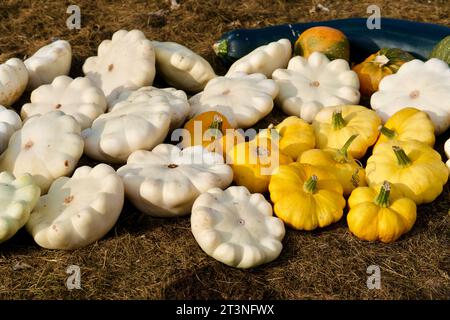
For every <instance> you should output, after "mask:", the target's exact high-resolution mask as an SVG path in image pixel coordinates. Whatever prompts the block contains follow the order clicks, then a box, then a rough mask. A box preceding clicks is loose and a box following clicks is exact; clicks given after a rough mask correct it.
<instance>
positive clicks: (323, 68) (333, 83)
mask: <svg viewBox="0 0 450 320" xmlns="http://www.w3.org/2000/svg"><path fill="white" fill-rule="evenodd" d="M272 79H274V80H275V81H276V82H277V84H278V86H279V87H280V93H279V94H278V97H277V100H276V101H277V104H278V105H279V106H281V109H282V110H283V111H284V112H285V113H287V114H289V115H291V116H298V117H300V118H302V119H303V120H305V121H307V122H312V121H313V120H314V117H315V116H316V114H317V113H318V112H319V111H320V110H321V109H322V108H323V107H331V106H336V105H354V104H358V102H359V98H360V93H359V79H358V75H357V74H356V73H355V72H354V71H352V70H350V67H349V65H348V62H347V61H345V60H344V59H335V60H333V61H331V62H330V60H329V59H328V58H327V57H326V56H325V55H324V54H322V53H320V52H314V53H313V54H311V55H310V56H309V57H308V58H307V59H305V58H304V57H301V56H295V57H294V58H292V59H291V60H290V61H289V64H288V67H287V69H278V70H275V71H274V73H273V74H272Z"/></svg>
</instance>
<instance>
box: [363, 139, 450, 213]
mask: <svg viewBox="0 0 450 320" xmlns="http://www.w3.org/2000/svg"><path fill="white" fill-rule="evenodd" d="M397 147H399V148H397ZM394 149H396V150H395V151H394ZM448 174H449V172H448V168H447V167H446V166H445V164H444V163H443V162H442V160H441V156H440V154H439V153H438V152H437V151H435V150H433V148H431V147H430V146H429V145H427V144H424V143H422V142H418V141H407V142H402V141H392V142H385V143H382V144H379V145H378V146H377V147H376V148H375V150H374V152H373V155H372V156H371V157H370V158H369V159H368V160H367V166H366V175H367V182H368V184H369V186H374V185H379V184H381V183H383V181H384V180H389V182H391V183H392V184H393V185H394V187H395V188H398V189H399V190H400V192H402V194H403V195H404V196H406V197H408V198H410V199H412V200H413V201H414V202H415V203H416V204H422V203H429V202H431V201H433V200H434V199H436V198H437V197H438V196H439V195H440V194H441V192H442V189H443V185H444V184H445V183H446V182H447V179H448Z"/></svg>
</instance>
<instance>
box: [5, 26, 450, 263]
mask: <svg viewBox="0 0 450 320" xmlns="http://www.w3.org/2000/svg"><path fill="white" fill-rule="evenodd" d="M292 52H293V50H292V44H291V42H290V41H289V40H287V39H280V40H279V41H275V42H272V43H269V44H267V45H264V46H262V47H259V48H257V49H256V50H254V51H252V52H251V53H249V54H248V55H247V56H245V57H243V58H241V59H239V60H238V61H236V62H235V63H234V64H233V65H232V66H231V67H230V69H229V71H228V72H227V74H226V75H225V76H217V75H216V74H215V72H214V70H213V68H212V67H211V66H210V64H209V63H208V62H207V61H206V60H205V59H203V58H202V57H200V56H199V55H197V54H196V53H194V52H192V51H191V50H190V49H188V48H186V47H184V46H182V45H180V44H177V43H172V42H158V41H150V40H148V39H147V38H146V37H145V35H144V34H143V33H142V32H141V31H139V30H132V31H125V30H119V31H117V32H116V33H114V35H113V36H112V39H111V40H104V41H103V42H102V43H101V44H100V46H99V48H98V55H97V56H94V57H90V58H88V59H87V60H86V61H85V63H84V65H83V72H84V74H85V76H84V77H79V78H76V79H73V78H71V77H69V76H68V74H69V71H70V66H71V57H72V52H71V46H70V44H69V43H68V42H67V41H64V40H58V41H55V42H53V43H51V44H49V45H47V46H45V47H43V48H41V49H39V50H38V51H37V52H36V53H35V54H34V55H33V56H31V57H30V58H28V59H26V60H25V61H24V62H23V61H22V60H20V59H17V58H13V59H10V60H8V61H6V62H5V63H3V64H1V65H0V105H1V106H0V152H1V156H0V172H1V173H0V242H3V241H6V240H8V239H9V238H11V237H12V236H13V235H14V234H15V233H16V232H17V231H18V230H19V229H20V228H22V227H23V226H25V227H26V229H27V230H28V231H29V233H30V234H31V235H32V237H33V238H34V240H35V241H36V243H37V244H38V245H40V246H41V247H44V248H49V249H64V250H71V249H76V248H80V247H84V246H87V245H89V244H91V243H93V242H95V241H97V240H99V239H101V238H102V237H103V236H104V235H105V234H106V233H107V232H108V231H109V230H111V228H112V227H113V226H114V225H115V223H116V222H117V219H118V217H119V215H120V213H121V211H122V209H123V203H124V199H125V197H126V198H127V199H128V200H129V201H130V202H132V203H133V204H134V205H135V206H136V208H138V209H139V210H141V211H142V212H144V213H146V214H149V215H152V216H155V217H162V218H168V217H177V216H184V215H189V214H191V226H192V233H193V235H194V237H195V239H196V241H197V242H198V244H199V246H200V247H201V248H202V249H203V250H204V251H205V252H206V253H207V254H208V255H210V256H212V257H214V258H215V259H217V260H219V261H221V262H223V263H225V264H227V265H230V266H233V267H238V268H250V267H255V266H257V265H260V264H262V263H267V262H270V261H272V260H274V259H276V258H277V257H278V256H279V254H280V252H281V250H282V240H283V237H284V235H285V225H287V226H289V227H291V228H293V229H297V230H306V231H309V230H314V229H316V228H322V227H326V226H328V225H330V224H332V223H335V222H337V221H339V220H340V219H341V218H342V216H343V214H344V209H345V207H346V206H347V205H348V208H349V211H348V214H347V222H348V227H349V229H350V231H351V232H352V233H353V234H354V235H355V236H356V237H358V238H360V239H364V240H369V241H375V240H379V241H382V242H386V243H389V242H393V241H395V240H397V239H398V238H399V237H400V236H401V235H402V234H404V233H406V232H408V231H409V230H410V229H411V228H412V227H413V225H414V222H415V220H416V210H417V209H416V205H418V204H423V203H429V202H432V201H433V200H434V199H436V198H437V197H438V196H439V194H440V193H441V192H442V190H443V186H444V185H445V183H446V182H447V179H448V175H449V169H448V168H447V166H446V165H445V164H444V163H443V162H442V160H441V157H440V155H439V153H437V152H436V151H435V150H433V145H434V142H435V134H442V133H443V132H444V131H446V130H447V129H448V127H449V126H450V104H449V103H450V69H449V66H448V64H447V63H446V62H444V61H442V60H439V59H437V58H432V59H430V60H429V61H427V62H422V61H420V60H416V59H414V58H413V57H412V56H411V55H409V54H408V53H407V52H404V51H402V50H400V49H395V48H391V49H387V48H384V49H381V50H380V51H379V52H377V53H374V54H373V55H372V56H370V57H368V58H367V60H366V61H364V62H362V63H361V64H359V65H355V66H353V68H351V67H350V65H349V62H348V57H349V44H348V41H347V39H346V38H345V35H344V34H343V33H342V32H340V31H339V30H335V29H332V28H328V27H316V28H312V29H310V30H307V31H305V32H304V34H302V35H301V36H300V37H299V39H298V41H297V42H296V43H295V45H294V52H295V53H296V55H294V56H293V57H292ZM155 75H158V76H160V77H161V78H163V79H164V80H165V82H166V83H167V84H169V85H171V86H172V87H169V88H156V87H153V86H152V84H153V80H154V78H155ZM25 90H29V91H32V92H31V97H30V102H29V103H26V104H25V105H23V106H22V108H21V110H20V113H19V114H20V116H19V115H18V114H17V113H16V112H15V111H14V110H11V109H8V108H9V107H11V106H12V105H13V104H14V103H15V102H16V101H17V100H18V99H19V98H20V96H21V95H22V93H23V92H24V91H25ZM361 95H362V96H363V97H365V98H368V99H370V101H371V107H372V109H369V108H366V107H363V106H361V105H358V103H359V102H360V99H361ZM274 105H277V106H279V107H280V108H281V109H282V110H283V111H284V112H285V113H286V114H287V115H288V116H287V117H286V118H285V119H284V120H283V121H281V122H280V123H279V124H276V125H270V126H269V127H268V128H266V129H264V130H260V131H259V132H256V130H254V129H252V127H253V126H254V125H255V124H257V123H258V122H259V121H260V120H261V119H263V118H264V117H266V116H267V115H269V114H270V113H271V111H272V109H273V107H274ZM244 129H247V130H245V131H244ZM176 143H177V144H176ZM175 144H176V145H175ZM445 148H446V151H447V153H450V142H447V144H446V147H445ZM83 154H85V155H87V156H88V157H90V158H92V159H95V160H97V161H99V162H101V163H100V164H98V165H97V166H95V167H93V168H91V167H88V166H82V167H78V168H77V164H78V162H79V160H80V158H81V157H82V155H83ZM364 159H367V164H366V166H365V167H364V166H363V164H362V161H364ZM447 164H448V165H449V163H447ZM111 165H115V166H116V168H118V169H117V170H115V169H114V168H113V167H112V166H111ZM69 176H70V177H69ZM233 182H234V185H233V186H230V185H231V184H232V183H233ZM263 194H266V195H267V196H268V197H269V198H270V200H271V202H272V203H270V202H269V201H268V200H266V197H265V196H264V195H263ZM272 204H273V206H272ZM273 212H275V216H274V215H273Z"/></svg>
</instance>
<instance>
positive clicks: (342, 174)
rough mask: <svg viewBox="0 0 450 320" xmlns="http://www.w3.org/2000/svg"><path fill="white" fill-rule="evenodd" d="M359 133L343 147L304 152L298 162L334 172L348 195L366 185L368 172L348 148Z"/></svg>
mask: <svg viewBox="0 0 450 320" xmlns="http://www.w3.org/2000/svg"><path fill="white" fill-rule="evenodd" d="M356 137H357V135H356V134H355V135H353V136H351V137H350V138H349V139H348V141H347V142H346V143H345V144H344V146H343V147H342V148H341V149H324V150H321V149H311V150H308V151H305V152H303V153H302V155H301V156H300V158H299V159H298V162H300V163H307V164H311V165H315V166H317V167H320V168H322V169H324V170H327V171H329V172H330V173H332V174H333V175H334V176H335V177H336V178H337V179H338V181H339V182H340V183H341V185H342V187H343V188H344V195H346V196H348V195H350V193H351V192H352V191H353V189H355V188H357V187H359V186H366V185H367V183H366V172H365V170H364V168H363V167H362V166H361V165H360V163H359V162H358V161H357V160H355V159H353V158H352V157H351V156H349V155H348V152H347V150H348V148H349V146H350V145H351V143H352V142H353V140H355V139H356Z"/></svg>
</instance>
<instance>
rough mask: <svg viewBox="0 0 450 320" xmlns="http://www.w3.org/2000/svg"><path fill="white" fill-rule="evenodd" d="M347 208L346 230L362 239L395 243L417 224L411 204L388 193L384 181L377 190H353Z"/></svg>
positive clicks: (410, 201) (387, 186) (398, 196)
mask: <svg viewBox="0 0 450 320" xmlns="http://www.w3.org/2000/svg"><path fill="white" fill-rule="evenodd" d="M378 190H379V192H377V191H378ZM348 206H349V208H350V211H349V213H348V215H347V223H348V228H349V229H350V231H351V232H352V233H353V234H354V235H355V236H357V237H358V238H359V239H362V240H368V241H376V240H380V241H381V242H384V243H390V242H394V241H395V240H397V239H398V238H400V236H401V235H402V234H405V233H406V232H408V231H409V230H411V228H412V226H413V225H414V222H415V221H416V204H415V203H414V201H412V200H411V199H409V198H405V197H402V196H401V195H400V194H397V195H395V194H391V185H390V183H389V182H387V181H385V182H384V183H383V184H382V185H381V186H379V187H377V188H370V187H360V188H356V189H355V190H354V191H353V192H352V194H351V196H350V198H349V199H348Z"/></svg>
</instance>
